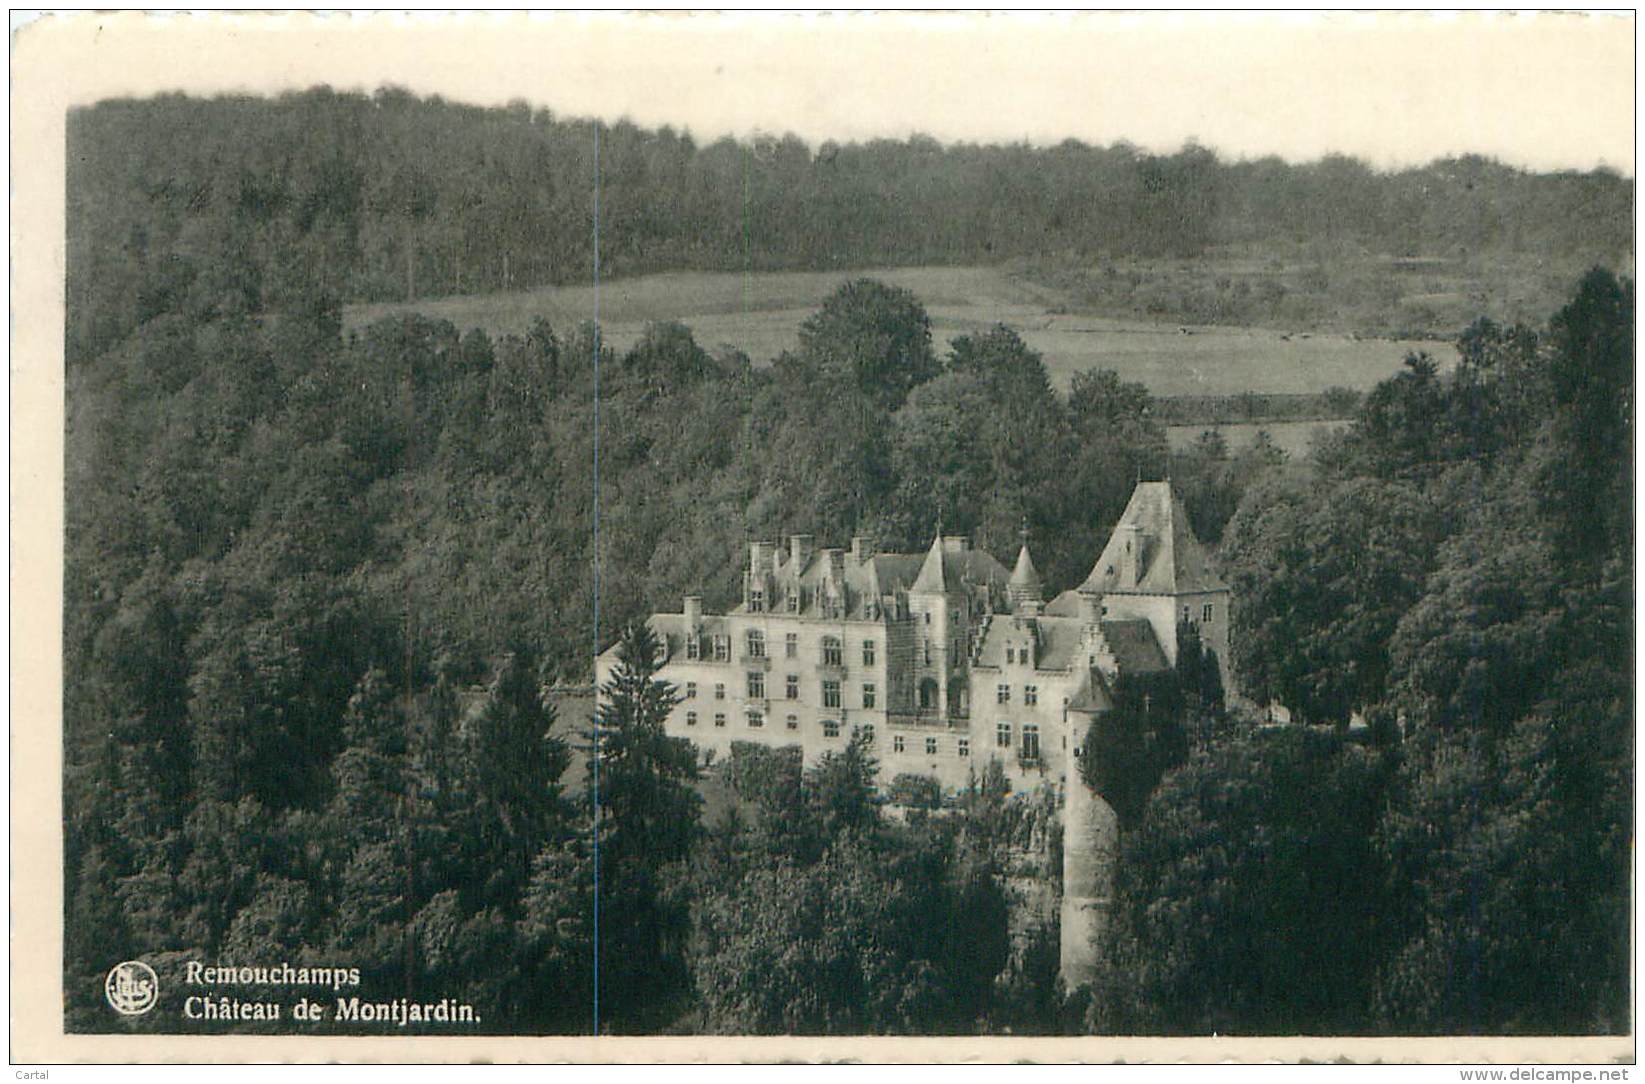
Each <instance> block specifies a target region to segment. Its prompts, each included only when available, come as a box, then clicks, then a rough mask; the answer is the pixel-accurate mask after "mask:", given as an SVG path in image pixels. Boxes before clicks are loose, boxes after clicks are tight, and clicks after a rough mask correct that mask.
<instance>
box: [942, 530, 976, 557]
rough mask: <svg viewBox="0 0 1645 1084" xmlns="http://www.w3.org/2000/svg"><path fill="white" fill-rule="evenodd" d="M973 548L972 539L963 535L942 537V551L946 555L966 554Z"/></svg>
mask: <svg viewBox="0 0 1645 1084" xmlns="http://www.w3.org/2000/svg"><path fill="white" fill-rule="evenodd" d="M970 548H971V539H969V538H967V537H966V536H965V535H963V534H947V535H943V537H942V551H943V552H944V553H964V552H965V551H966V550H968V549H970Z"/></svg>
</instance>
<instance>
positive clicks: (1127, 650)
mask: <svg viewBox="0 0 1645 1084" xmlns="http://www.w3.org/2000/svg"><path fill="white" fill-rule="evenodd" d="M1102 638H1103V639H1104V640H1106V641H1108V650H1110V651H1112V652H1113V653H1114V662H1115V663H1117V664H1118V666H1119V671H1120V673H1122V674H1154V673H1158V672H1159V671H1161V670H1169V669H1170V668H1171V664H1170V663H1169V662H1167V661H1166V659H1165V652H1164V651H1162V650H1161V649H1160V645H1159V640H1157V639H1156V638H1155V637H1154V626H1152V625H1150V624H1149V623H1148V622H1147V621H1146V620H1144V619H1142V618H1134V619H1130V620H1126V621H1104V622H1102Z"/></svg>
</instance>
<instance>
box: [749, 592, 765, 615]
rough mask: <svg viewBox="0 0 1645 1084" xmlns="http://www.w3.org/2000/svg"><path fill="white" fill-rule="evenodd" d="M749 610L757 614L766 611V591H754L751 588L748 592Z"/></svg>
mask: <svg viewBox="0 0 1645 1084" xmlns="http://www.w3.org/2000/svg"><path fill="white" fill-rule="evenodd" d="M748 612H749V613H751V614H757V613H764V612H765V592H764V591H753V590H751V591H749V592H748Z"/></svg>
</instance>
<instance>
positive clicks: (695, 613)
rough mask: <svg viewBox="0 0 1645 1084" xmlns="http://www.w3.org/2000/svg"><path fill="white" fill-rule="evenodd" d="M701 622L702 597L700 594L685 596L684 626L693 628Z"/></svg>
mask: <svg viewBox="0 0 1645 1084" xmlns="http://www.w3.org/2000/svg"><path fill="white" fill-rule="evenodd" d="M702 623H703V597H702V596H701V595H687V596H685V627H686V628H687V629H695V628H697V627H699V626H700V625H702Z"/></svg>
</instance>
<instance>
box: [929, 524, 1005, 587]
mask: <svg viewBox="0 0 1645 1084" xmlns="http://www.w3.org/2000/svg"><path fill="white" fill-rule="evenodd" d="M1010 578H1011V577H1010V575H1009V574H1008V573H1007V572H1006V571H1005V566H1004V565H1002V564H1000V563H999V562H998V561H996V560H994V558H993V556H992V555H990V554H988V553H984V552H983V551H982V550H979V549H975V548H973V547H971V546H970V545H967V544H966V542H965V539H964V538H963V537H953V538H944V537H943V536H942V535H938V536H937V537H936V538H935V539H934V540H933V541H932V543H931V548H930V549H929V550H927V551H926V554H925V560H924V562H923V563H921V565H920V574H919V575H918V576H916V577H915V578H914V583H913V585H912V586H910V587H909V588H908V589H909V590H910V591H915V592H924V593H927V594H941V593H945V592H946V593H948V594H960V593H962V592H964V591H966V590H967V589H968V588H973V587H982V586H985V585H986V586H988V587H992V588H995V589H997V590H1001V591H1003V590H1004V589H1005V587H1006V584H1007V583H1008V582H1009V581H1010Z"/></svg>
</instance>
